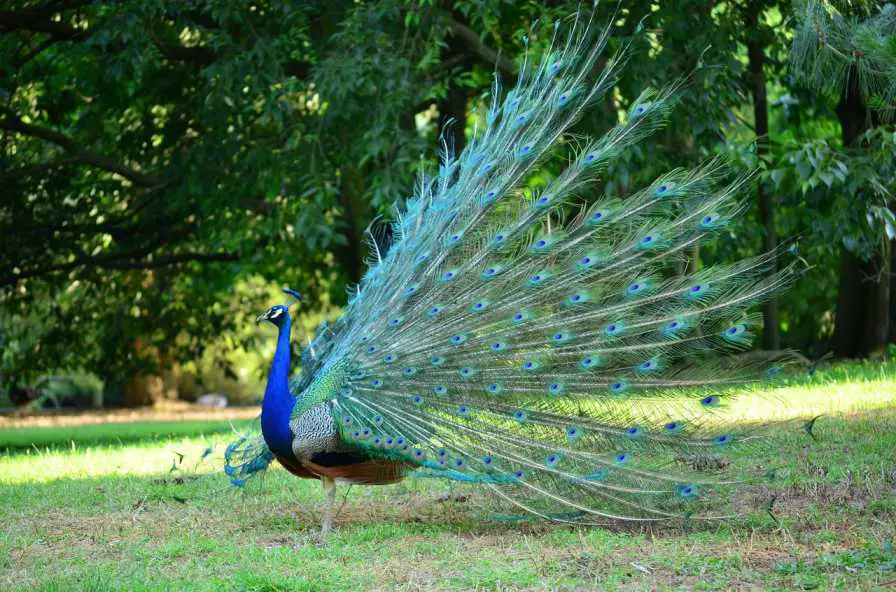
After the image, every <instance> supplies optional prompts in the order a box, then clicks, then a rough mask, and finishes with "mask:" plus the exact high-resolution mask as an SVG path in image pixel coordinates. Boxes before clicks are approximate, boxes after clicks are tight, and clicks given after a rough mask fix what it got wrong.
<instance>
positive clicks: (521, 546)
mask: <svg viewBox="0 0 896 592" xmlns="http://www.w3.org/2000/svg"><path fill="white" fill-rule="evenodd" d="M772 394H773V395H774V397H772V398H773V399H775V400H781V401H785V402H786V403H787V405H785V406H784V407H781V408H779V407H772V406H770V405H769V404H768V403H767V402H766V403H762V404H760V405H748V404H747V403H746V402H745V403H742V404H744V405H745V406H744V408H743V409H742V410H741V412H742V414H743V415H745V416H748V417H751V418H758V417H774V418H780V417H781V416H782V413H783V415H785V416H786V415H791V416H792V415H796V414H800V415H805V416H813V415H816V414H818V413H825V414H826V415H825V417H823V418H822V419H820V420H819V421H818V423H817V424H816V427H815V430H814V431H815V433H816V435H817V437H818V441H817V442H813V441H812V440H811V439H810V438H809V436H808V435H807V434H806V433H805V432H801V431H800V430H798V429H797V430H795V431H787V432H783V431H782V432H781V433H780V434H779V435H777V436H775V439H774V442H773V443H774V444H775V445H776V447H777V448H778V449H779V450H780V453H779V454H778V455H777V456H775V457H772V458H767V459H764V460H765V462H767V463H768V464H769V465H776V466H780V467H782V469H781V470H780V471H779V473H780V477H779V478H777V479H776V480H775V481H774V482H772V483H771V484H769V485H767V486H764V487H763V488H760V489H757V488H747V489H745V490H744V492H743V493H742V496H743V507H744V508H745V512H746V513H745V515H744V516H743V517H741V518H738V519H736V520H734V521H731V522H726V523H710V524H699V523H685V524H670V525H660V526H657V525H654V526H651V527H647V526H637V525H635V526H633V525H630V524H618V525H611V526H610V527H608V528H584V527H574V526H564V525H552V524H542V523H522V524H508V523H500V522H494V521H486V520H483V519H482V515H481V512H480V511H479V510H480V509H481V508H480V506H479V504H478V503H477V502H478V501H479V500H480V499H481V496H483V495H484V494H483V493H482V492H481V491H478V490H469V489H466V488H464V487H459V486H456V485H453V486H452V485H451V484H442V483H434V482H430V481H423V480H413V479H411V480H407V481H405V482H404V483H402V484H398V485H392V486H387V487H368V488H361V487H355V488H353V489H352V490H351V491H350V493H349V495H348V497H347V499H346V502H345V506H344V508H343V510H342V512H341V514H340V515H339V517H338V519H337V521H336V526H337V529H338V530H337V532H336V533H335V535H334V536H333V537H332V538H331V539H330V540H329V541H328V542H327V543H326V544H325V545H318V544H315V542H314V536H313V535H314V533H315V532H316V530H317V528H318V524H319V513H320V508H321V502H322V499H323V495H322V491H321V489H320V485H319V484H318V483H317V482H312V481H305V480H299V479H295V478H293V477H291V476H290V475H288V474H287V473H286V472H285V471H283V470H280V469H276V470H272V471H270V472H269V473H268V474H267V475H266V476H265V478H264V482H263V483H260V484H255V486H253V487H250V488H249V489H250V490H249V491H243V490H236V489H233V488H231V487H230V486H228V485H227V482H226V479H225V478H224V477H223V475H221V474H220V473H219V463H220V452H221V450H222V448H223V446H222V445H221V443H222V442H224V441H226V439H225V437H224V436H223V435H222V434H220V433H219V432H218V431H217V429H218V428H221V427H222V425H221V424H209V423H208V422H190V423H182V424H170V423H166V424H164V425H159V424H157V423H156V424H139V423H138V424H134V423H132V424H128V425H127V426H114V427H109V426H108V425H107V426H90V428H91V429H89V430H88V429H86V427H85V428H77V429H73V428H71V427H65V428H53V429H50V428H41V429H36V428H30V429H29V428H22V429H21V430H16V429H12V430H5V431H3V433H2V434H0V442H2V443H4V445H3V446H0V447H6V448H7V449H8V450H7V451H6V453H5V454H3V455H2V456H0V524H2V528H0V589H3V590H88V591H89V590H129V591H130V590H258V591H277V590H340V589H358V588H367V589H383V590H395V589H398V590H416V589H445V588H461V589H484V590H495V589H544V588H549V589H550V588H557V589H600V590H650V589H695V590H718V589H780V590H795V589H796V590H800V589H802V590H812V589H819V590H829V589H841V590H877V589H890V588H894V587H896V552H894V550H893V545H894V541H896V453H894V450H896V366H894V365H892V364H890V365H883V364H864V365H855V364H853V365H843V366H838V367H834V368H831V369H828V370H826V371H819V373H818V374H817V375H816V376H815V377H813V378H811V379H809V378H807V379H805V380H801V381H798V382H795V383H792V384H788V385H785V386H783V387H781V388H777V389H775V390H774V391H773V392H772ZM766 400H769V399H766ZM782 408H783V409H784V411H783V412H782V411H780V409H782ZM215 426H217V427H215ZM228 429H229V428H228ZM127 433H129V434H136V436H134V437H132V436H131V435H128V434H127ZM24 441H28V443H29V447H23V446H21V445H20V444H21V443H22V442H24ZM72 442H74V443H72ZM213 442H214V443H215V451H216V453H215V454H213V455H212V456H211V457H209V458H206V459H202V458H201V454H202V451H203V450H205V448H206V447H207V446H208V445H209V444H210V443H213ZM32 443H33V444H34V446H30V445H31V444H32ZM178 454H183V455H184V457H183V461H182V462H180V464H179V465H178V464H176V462H175V461H176V459H178V458H179V457H178ZM172 468H175V470H173V471H172V470H171V469H172ZM345 491H346V488H344V487H343V488H341V492H342V493H345ZM769 494H774V495H776V496H777V501H776V503H775V518H776V519H777V521H778V522H777V523H776V522H775V520H773V519H772V518H771V517H770V516H769V515H768V514H767V513H766V512H764V511H763V510H762V509H761V508H757V507H756V503H755V502H756V500H757V499H764V498H766V497H768V495H769Z"/></svg>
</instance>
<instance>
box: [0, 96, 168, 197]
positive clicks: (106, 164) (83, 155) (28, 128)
mask: <svg viewBox="0 0 896 592" xmlns="http://www.w3.org/2000/svg"><path fill="white" fill-rule="evenodd" d="M0 129H3V130H7V131H12V132H18V133H20V134H24V135H26V136H32V137H34V138H38V139H41V140H44V141H46V142H50V143H52V144H56V145H57V146H59V147H60V148H62V149H63V150H65V151H66V152H68V153H69V154H70V155H71V156H72V158H75V159H77V160H78V162H81V163H83V164H87V165H90V166H95V167H97V168H100V169H103V170H105V171H109V172H110V173H115V174H117V175H120V176H122V177H124V178H125V179H127V180H129V181H131V182H132V183H135V184H137V185H140V186H143V187H153V186H156V185H162V184H164V183H165V182H166V181H165V180H164V179H162V178H161V177H159V176H157V175H152V174H146V173H141V172H139V171H135V170H134V169H132V168H129V167H127V166H125V165H124V164H122V163H120V162H118V161H116V160H114V159H112V158H109V157H108V156H103V155H101V154H97V153H95V152H91V151H89V150H85V149H84V148H82V147H81V146H79V145H78V144H77V143H76V142H75V141H74V140H72V139H71V138H69V137H68V136H66V135H65V134H61V133H59V132H57V131H54V130H51V129H47V128H44V127H40V126H36V125H31V124H29V123H25V122H24V121H22V120H21V119H20V118H19V117H18V116H16V115H13V114H11V113H7V115H6V117H5V118H4V119H0Z"/></svg>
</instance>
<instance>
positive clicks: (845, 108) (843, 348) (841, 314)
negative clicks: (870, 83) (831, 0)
mask: <svg viewBox="0 0 896 592" xmlns="http://www.w3.org/2000/svg"><path fill="white" fill-rule="evenodd" d="M837 118H838V119H839V120H840V128H841V134H842V137H843V146H844V147H855V144H856V140H857V139H858V138H859V137H860V136H861V135H862V134H863V133H864V132H865V131H866V130H867V129H869V128H870V127H871V125H872V118H871V113H870V111H869V110H868V108H867V106H866V105H865V103H864V100H863V99H862V94H861V92H860V90H859V85H858V80H857V79H856V73H855V72H854V71H853V72H850V75H849V79H848V81H847V84H846V88H845V90H844V92H843V96H842V97H841V98H840V102H839V104H838V105H837ZM888 259H889V258H888V257H887V255H886V253H875V254H874V255H873V256H872V257H871V259H869V260H867V261H865V260H862V259H861V258H859V257H858V256H856V255H855V254H854V253H851V252H849V251H848V250H847V249H845V248H843V249H841V259H840V286H839V291H838V296H837V316H836V319H835V325H834V335H833V338H832V341H833V346H834V352H835V353H836V354H837V355H838V356H840V357H848V358H859V357H865V356H868V355H870V354H872V353H875V352H882V351H883V350H884V349H885V346H886V340H887V327H888V326H889V325H890V282H889V281H887V274H886V273H884V271H885V270H886V269H887V267H888V266H887V262H888Z"/></svg>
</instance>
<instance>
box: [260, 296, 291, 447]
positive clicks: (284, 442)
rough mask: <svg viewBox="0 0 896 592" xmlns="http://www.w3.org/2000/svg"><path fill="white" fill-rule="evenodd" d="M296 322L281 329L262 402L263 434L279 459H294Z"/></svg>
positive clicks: (284, 324) (285, 323)
mask: <svg viewBox="0 0 896 592" xmlns="http://www.w3.org/2000/svg"><path fill="white" fill-rule="evenodd" d="M291 330H292V321H291V320H290V318H289V315H288V314H287V315H286V319H285V320H284V321H283V324H282V325H281V326H280V335H279V336H278V337H277V351H276V352H274V361H273V362H272V363H271V371H270V372H269V373H268V386H267V388H266V389H265V391H264V401H262V403H261V432H262V434H263V435H264V440H265V442H267V445H268V447H269V448H270V449H271V452H273V453H274V454H275V455H276V456H279V457H285V458H294V455H293V453H292V437H293V436H292V431H291V430H290V429H289V419H290V416H291V415H292V410H293V406H294V405H295V399H293V398H292V396H291V395H290V394H289V362H290V359H289V358H290V351H289V335H290V332H291Z"/></svg>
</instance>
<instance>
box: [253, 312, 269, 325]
mask: <svg viewBox="0 0 896 592" xmlns="http://www.w3.org/2000/svg"><path fill="white" fill-rule="evenodd" d="M267 318H268V313H267V312H263V313H261V314H260V315H258V316H257V317H255V324H256V325H260V324H261V321H264V320H265V319H267Z"/></svg>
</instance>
